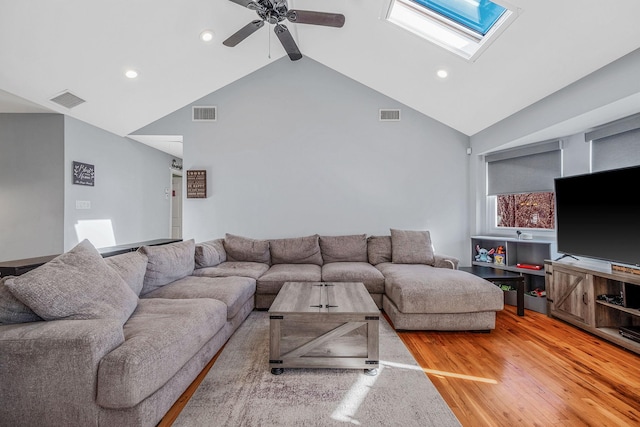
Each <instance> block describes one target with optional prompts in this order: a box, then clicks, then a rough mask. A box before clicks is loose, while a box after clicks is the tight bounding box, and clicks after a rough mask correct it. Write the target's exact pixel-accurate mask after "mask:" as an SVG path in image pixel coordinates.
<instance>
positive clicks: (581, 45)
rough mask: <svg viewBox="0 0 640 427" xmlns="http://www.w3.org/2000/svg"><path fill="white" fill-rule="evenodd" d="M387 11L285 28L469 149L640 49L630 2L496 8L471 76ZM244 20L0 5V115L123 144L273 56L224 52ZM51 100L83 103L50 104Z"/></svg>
mask: <svg viewBox="0 0 640 427" xmlns="http://www.w3.org/2000/svg"><path fill="white" fill-rule="evenodd" d="M389 2H390V0H289V7H290V8H293V9H302V10H317V11H326V12H338V13H342V14H344V15H345V16H346V23H345V25H344V27H343V28H328V27H321V26H316V25H305V24H294V23H288V22H287V26H288V27H289V30H290V31H291V33H292V34H293V37H294V39H295V41H296V42H297V44H298V46H299V47H300V50H301V51H302V53H303V55H305V56H307V57H309V58H312V59H314V60H315V61H318V62H320V63H322V64H324V65H325V66H327V67H330V68H332V69H334V70H335V71H337V72H339V73H342V74H344V75H346V76H348V77H350V78H353V79H354V80H356V81H359V82H360V83H362V84H364V85H366V86H368V87H370V88H372V89H374V90H376V91H379V92H381V93H383V94H385V95H387V96H389V97H391V98H393V99H396V100H398V101H399V102H402V103H404V104H406V105H407V106H409V107H411V108H413V109H415V110H417V111H420V112H421V113H423V114H425V115H427V116H430V117H432V118H434V119H436V120H438V121H440V122H442V123H444V124H446V125H448V126H450V127H452V128H454V129H457V130H459V131H460V132H462V133H464V134H466V135H469V136H471V135H474V134H476V133H477V132H479V131H482V130H483V129H485V128H487V127H489V126H491V125H492V124H494V123H496V122H498V121H500V120H502V119H504V118H506V117H508V116H510V115H512V114H514V113H515V112H517V111H519V110H521V109H523V108H525V107H527V106H529V105H531V104H533V103H535V102H536V101H538V100H540V99H542V98H544V97H546V96H548V95H550V94H552V93H554V92H556V91H558V90H559V89H561V88H563V87H565V86H567V85H569V84H571V83H572V82H575V81H576V80H578V79H580V78H582V77H584V76H586V75H588V74H590V73H592V72H594V71H596V70H598V69H599V68H601V67H603V66H605V65H606V64H608V63H610V62H612V61H614V60H616V59H618V58H620V57H621V56H623V55H625V54H627V53H629V52H632V51H634V50H636V49H638V48H640V25H638V16H640V1H638V0H617V1H616V2H603V1H601V0H563V1H558V0H510V1H509V2H508V3H505V2H502V1H497V2H498V3H502V4H505V5H506V6H508V7H509V8H510V9H512V10H516V11H517V13H518V17H517V19H516V20H515V21H514V22H513V23H512V24H511V25H510V26H509V27H508V28H507V29H506V30H505V31H504V33H503V34H502V35H501V36H500V37H499V38H498V39H497V40H496V41H495V42H493V43H492V44H491V46H489V48H488V49H487V50H486V51H485V52H484V53H482V55H481V56H480V57H479V58H478V59H477V60H476V61H475V62H469V61H466V60H464V59H462V58H460V57H458V56H456V55H454V54H452V53H450V52H448V51H446V50H444V49H442V48H440V47H438V46H435V45H433V44H431V43H429V42H427V41H425V40H422V39H420V38H418V37H416V36H414V35H412V34H410V33H408V32H406V31H404V30H402V29H400V28H398V27H396V26H394V25H393V24H390V23H388V22H387V21H385V19H384V17H385V14H386V10H387V8H388V6H389ZM254 19H256V14H255V12H253V11H251V10H249V9H247V8H244V7H241V6H239V5H238V4H236V3H234V2H232V1H229V0H135V1H132V0H110V1H102V2H96V1H87V0H59V1H51V0H29V1H16V0H0V112H14V111H17V112H30V111H34V112H42V111H54V112H58V113H62V114H67V115H69V116H72V117H75V118H77V119H79V120H82V121H85V122H87V123H90V124H92V125H94V126H97V127H99V128H102V129H105V130H107V131H109V132H112V133H115V134H117V135H121V136H126V135H128V134H130V133H131V132H134V131H136V130H137V129H140V128H141V127H143V126H145V125H147V124H149V123H151V122H153V121H155V120H157V119H159V118H162V117H164V116H165V115H167V114H169V113H171V112H173V111H175V110H177V109H179V108H181V107H183V106H185V105H187V104H189V103H191V102H193V101H195V100H197V99H199V98H201V97H203V96H205V95H207V94H209V93H211V92H213V91H216V90H217V89H219V88H221V87H223V86H225V85H227V84H229V83H231V82H233V81H235V80H237V79H239V78H241V77H243V76H245V75H247V74H249V73H251V72H253V71H255V70H257V69H259V68H261V67H264V66H266V65H268V64H270V63H271V62H273V61H275V60H277V59H279V58H281V57H282V56H284V55H285V52H284V50H283V48H282V46H281V45H280V42H279V41H278V39H277V38H276V37H275V35H274V34H273V31H272V26H270V25H265V26H264V27H263V28H261V29H260V30H258V31H257V32H256V33H255V34H253V35H251V36H250V37H249V38H247V39H246V40H245V41H243V42H242V43H240V44H239V45H237V46H236V47H234V48H229V47H226V46H223V45H222V42H223V41H224V40H225V39H226V38H227V37H229V36H230V35H231V34H233V33H234V32H235V31H237V30H238V29H239V28H241V27H242V26H244V25H246V24H247V23H249V22H250V21H251V20H254ZM205 29H211V30H213V32H214V33H215V36H214V39H213V41H211V42H209V43H204V42H202V41H201V40H200V38H199V35H200V33H201V32H202V31H203V30H205ZM130 68H131V69H135V70H137V71H138V72H139V77H138V78H137V79H134V80H131V79H128V78H126V77H125V76H124V72H125V70H127V69H130ZM442 68H443V69H446V70H447V71H448V72H449V77H448V78H447V79H444V80H443V79H439V78H438V77H436V71H437V70H438V69H442ZM63 91H70V92H72V93H73V94H75V95H77V96H78V97H80V98H82V99H84V100H85V101H86V102H85V103H83V104H80V105H78V106H76V107H74V108H71V109H67V108H64V107H61V106H59V105H57V104H55V103H53V102H51V101H50V99H51V98H52V97H54V96H56V95H58V94H60V93H61V92H63Z"/></svg>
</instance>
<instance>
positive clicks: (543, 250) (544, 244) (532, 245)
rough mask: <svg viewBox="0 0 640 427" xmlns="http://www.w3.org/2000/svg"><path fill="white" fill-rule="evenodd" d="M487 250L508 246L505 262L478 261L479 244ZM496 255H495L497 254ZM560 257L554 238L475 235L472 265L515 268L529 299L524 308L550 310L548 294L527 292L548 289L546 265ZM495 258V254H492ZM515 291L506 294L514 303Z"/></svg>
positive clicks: (526, 300) (472, 244)
mask: <svg viewBox="0 0 640 427" xmlns="http://www.w3.org/2000/svg"><path fill="white" fill-rule="evenodd" d="M478 246H479V247H480V248H484V249H487V250H491V249H496V250H497V248H498V247H499V246H502V247H503V248H504V249H505V259H504V264H496V263H495V262H482V261H476V255H478V252H477V249H476V248H477V247H478ZM494 255H495V254H494ZM556 256H557V252H556V245H555V242H554V241H550V240H539V239H532V240H520V239H516V238H511V237H502V236H471V264H472V265H480V266H485V267H491V268H495V269H499V270H506V271H512V272H515V273H519V274H521V275H522V276H523V277H524V283H525V299H524V307H525V308H526V309H529V310H533V311H537V312H538V313H544V314H546V313H547V301H546V298H545V297H535V296H531V295H527V293H528V292H530V291H532V290H534V289H543V290H546V281H545V272H544V265H545V261H546V260H549V259H552V258H554V257H556ZM491 258H492V260H493V259H494V257H493V256H492V257H491ZM517 264H533V265H539V266H541V267H542V268H541V269H540V270H531V269H528V268H519V267H518V266H517ZM514 301H515V293H514V295H511V294H510V293H509V294H508V295H506V297H505V302H506V303H507V304H509V305H514V304H513V302H514Z"/></svg>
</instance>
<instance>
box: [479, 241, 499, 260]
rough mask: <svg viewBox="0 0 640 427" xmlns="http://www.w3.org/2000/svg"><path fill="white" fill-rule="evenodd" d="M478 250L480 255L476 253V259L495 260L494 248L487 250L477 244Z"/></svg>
mask: <svg viewBox="0 0 640 427" xmlns="http://www.w3.org/2000/svg"><path fill="white" fill-rule="evenodd" d="M476 251H477V252H478V255H476V261H480V262H493V259H492V258H491V255H493V253H494V252H495V251H496V250H495V249H494V248H491V249H490V250H487V249H485V248H481V247H480V245H476Z"/></svg>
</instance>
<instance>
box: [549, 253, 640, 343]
mask: <svg viewBox="0 0 640 427" xmlns="http://www.w3.org/2000/svg"><path fill="white" fill-rule="evenodd" d="M545 277H546V282H547V303H548V315H549V316H551V317H555V318H558V319H561V320H564V321H565V322H568V323H571V324H572V325H574V326H577V327H579V328H581V329H584V330H585V331H588V332H590V333H592V334H594V335H597V336H599V337H601V338H604V339H606V340H608V341H611V342H613V343H615V344H618V345H620V346H622V347H624V348H626V349H628V350H631V351H633V352H635V353H638V354H640V342H638V341H635V340H632V339H630V338H626V337H625V336H623V335H622V334H621V333H620V327H640V274H631V273H622V272H617V271H612V270H611V266H610V265H609V264H608V263H604V262H595V261H594V262H590V261H568V260H562V261H549V260H547V261H546V262H545Z"/></svg>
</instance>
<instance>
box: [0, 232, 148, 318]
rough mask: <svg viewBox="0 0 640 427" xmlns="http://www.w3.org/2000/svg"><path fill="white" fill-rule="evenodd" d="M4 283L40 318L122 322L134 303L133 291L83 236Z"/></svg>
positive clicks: (127, 316) (134, 305)
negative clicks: (61, 252) (66, 248)
mask: <svg viewBox="0 0 640 427" xmlns="http://www.w3.org/2000/svg"><path fill="white" fill-rule="evenodd" d="M5 284H6V286H7V287H8V288H9V290H10V291H11V293H12V294H13V295H14V296H15V297H16V298H18V299H19V300H20V301H22V302H23V303H24V304H25V305H27V306H28V307H29V308H30V309H31V310H33V311H34V312H35V313H36V314H37V315H39V316H40V317H42V318H43V319H44V320H58V319H107V318H111V319H118V320H120V322H121V323H122V324H124V322H126V320H127V319H128V318H129V316H131V313H133V310H135V308H136V306H137V305H138V297H137V296H136V294H135V293H133V291H132V290H131V289H130V288H129V286H128V285H127V284H126V283H125V281H124V280H123V279H122V278H121V277H120V276H119V275H118V273H116V272H115V270H113V269H112V268H110V267H109V266H108V265H107V264H106V263H105V261H104V259H103V258H102V256H101V255H100V253H99V252H98V251H97V249H96V248H95V247H94V246H93V245H92V244H91V243H90V242H89V241H88V240H86V239H85V240H83V241H82V242H80V243H79V244H78V245H77V246H76V247H74V248H73V249H71V250H70V251H68V252H65V253H64V254H62V255H59V256H58V257H56V258H54V259H53V260H51V261H49V262H48V263H46V264H44V265H41V266H40V267H38V268H36V269H34V270H31V271H29V272H27V273H25V274H23V275H22V276H18V277H15V278H12V279H9V280H7V281H6V283H5Z"/></svg>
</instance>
